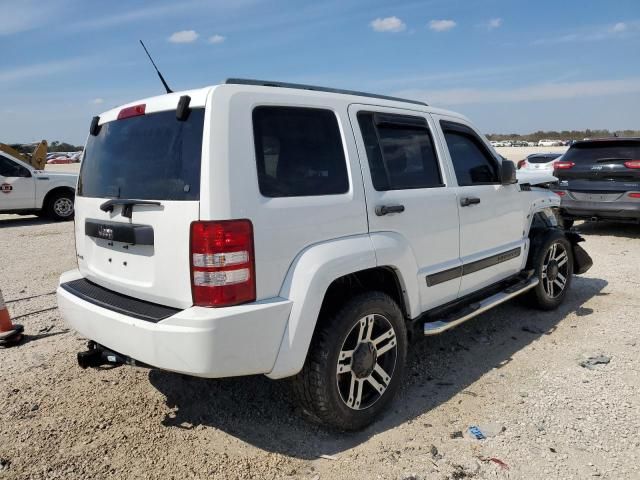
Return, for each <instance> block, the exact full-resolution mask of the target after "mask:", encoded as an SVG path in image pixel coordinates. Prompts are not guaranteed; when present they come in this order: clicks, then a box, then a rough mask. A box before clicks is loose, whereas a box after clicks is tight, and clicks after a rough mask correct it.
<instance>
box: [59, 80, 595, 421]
mask: <svg viewBox="0 0 640 480" xmlns="http://www.w3.org/2000/svg"><path fill="white" fill-rule="evenodd" d="M550 179H551V180H553V177H549V176H548V175H547V176H546V179H544V178H543V179H541V181H549V180H550ZM531 183H534V182H532V181H531V180H529V183H527V184H519V183H517V181H516V177H515V167H514V165H513V163H512V162H509V161H501V159H500V157H498V156H497V154H495V153H494V152H493V150H492V149H491V147H490V146H489V144H488V142H487V141H486V139H485V138H484V137H483V136H481V135H480V134H479V133H478V131H477V130H476V129H475V128H474V127H473V126H472V125H471V124H470V123H469V121H468V120H467V119H466V118H464V117H462V116H460V115H458V114H455V113H452V112H448V111H444V110H439V109H436V108H431V107H429V106H427V105H426V104H423V103H420V102H413V101H409V100H401V99H396V98H390V97H382V96H376V95H368V94H363V93H358V92H347V91H337V90H331V89H322V88H319V87H310V86H301V85H291V84H280V83H274V82H259V81H250V80H228V81H227V82H226V84H222V85H217V86H213V87H207V88H204V89H201V90H192V91H186V92H181V93H172V94H167V95H162V96H159V97H154V98H149V99H146V100H142V101H140V102H136V103H132V104H128V105H125V106H123V107H122V108H117V109H114V110H110V111H107V112H105V113H104V114H102V115H100V117H99V118H98V117H96V118H94V121H93V122H92V125H91V135H90V136H89V140H88V142H87V145H86V150H85V157H84V161H83V165H82V169H81V172H80V180H79V184H78V191H77V199H76V247H77V255H78V269H77V270H74V271H71V272H67V273H65V274H63V276H62V277H61V279H60V286H59V288H58V302H59V307H60V311H61V313H62V315H63V317H64V318H65V319H66V321H67V322H68V323H69V324H70V325H71V326H72V327H73V328H75V329H76V330H77V331H78V332H80V333H81V334H82V335H84V336H85V337H88V338H89V339H90V340H91V341H90V342H89V346H90V348H89V350H88V351H86V352H81V353H79V356H78V360H79V363H80V365H81V366H83V367H87V366H97V365H101V364H104V363H109V362H110V363H114V364H119V363H127V364H133V365H136V364H137V365H146V366H152V367H156V368H162V369H167V370H172V371H175V372H181V373H185V374H189V375H196V376H201V377H230V376H237V375H252V374H265V375H267V376H268V377H269V378H272V379H279V378H284V377H293V378H294V385H295V388H294V390H295V391H296V392H297V394H298V397H299V399H300V401H301V403H302V405H303V408H304V410H305V411H306V412H307V413H309V414H311V415H312V416H313V417H315V418H316V419H319V420H321V421H322V422H324V423H326V424H329V425H332V426H335V427H338V428H341V429H358V428H361V427H363V426H365V425H367V424H368V423H370V422H371V421H372V420H373V419H374V418H375V417H376V415H377V414H378V413H379V412H380V411H381V410H382V409H384V408H385V406H386V405H387V404H388V403H389V401H390V400H391V399H392V397H393V395H394V394H395V392H396V391H397V389H398V386H399V385H400V383H401V381H402V375H403V369H404V363H405V358H406V353H407V346H408V340H409V339H410V338H412V337H414V338H415V337H417V336H420V335H433V334H436V333H439V332H442V331H444V330H447V329H448V328H451V327H453V326H455V325H457V324H459V323H461V322H463V321H465V320H468V319H469V318H472V317H473V316H475V315H477V314H479V313H480V312H483V311H485V310H487V309H489V308H491V307H493V306H495V305H498V304H500V303H502V302H504V301H505V300H508V299H510V298H512V297H514V296H516V295H519V294H521V293H525V292H527V293H528V296H529V299H530V300H531V301H532V302H533V303H534V304H536V305H537V306H539V307H542V308H554V307H556V306H557V305H558V304H559V303H560V302H562V300H563V298H564V297H565V295H566V293H567V289H568V287H569V285H570V283H571V275H572V273H573V272H574V271H575V270H578V271H584V270H585V269H586V268H588V266H589V265H588V264H589V259H588V256H587V255H586V254H585V253H584V251H583V250H581V249H580V247H579V246H577V245H575V243H576V242H577V241H578V240H579V238H578V237H577V235H572V236H571V235H570V237H567V236H566V235H567V234H565V233H564V232H562V231H560V230H558V229H557V228H555V227H554V225H555V223H554V222H555V219H554V216H553V213H552V211H551V207H557V206H558V204H559V203H560V202H559V197H557V196H556V195H555V194H553V193H550V192H549V191H548V190H547V189H545V188H541V187H535V186H532V185H531ZM578 249H579V250H580V252H581V255H580V258H578V257H577V256H575V255H574V252H576V251H578ZM574 259H575V260H574ZM203 408H204V406H203Z"/></svg>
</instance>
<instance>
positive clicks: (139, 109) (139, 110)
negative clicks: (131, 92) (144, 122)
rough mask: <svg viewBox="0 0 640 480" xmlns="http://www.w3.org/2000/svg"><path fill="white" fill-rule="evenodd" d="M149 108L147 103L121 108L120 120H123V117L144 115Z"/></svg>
mask: <svg viewBox="0 0 640 480" xmlns="http://www.w3.org/2000/svg"><path fill="white" fill-rule="evenodd" d="M146 109H147V105H146V104H144V103H141V104H140V105H134V106H132V107H126V108H123V109H122V110H120V112H119V113H118V120H122V119H123V118H130V117H137V116H139V115H144V112H145V110H146Z"/></svg>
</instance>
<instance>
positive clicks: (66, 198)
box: [44, 192, 75, 222]
mask: <svg viewBox="0 0 640 480" xmlns="http://www.w3.org/2000/svg"><path fill="white" fill-rule="evenodd" d="M69 202H70V205H69ZM69 209H70V210H69ZM44 212H45V215H46V216H47V217H48V218H50V219H51V220H55V221H56V222H64V221H67V220H73V215H74V213H75V208H74V196H73V194H72V193H69V192H58V193H53V194H51V195H50V196H49V197H48V198H47V201H46V204H45V206H44ZM69 212H70V213H69Z"/></svg>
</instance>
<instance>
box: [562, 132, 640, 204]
mask: <svg viewBox="0 0 640 480" xmlns="http://www.w3.org/2000/svg"><path fill="white" fill-rule="evenodd" d="M638 160H640V139H611V140H599V141H587V142H579V143H576V144H574V145H572V146H571V148H570V149H569V150H568V151H567V152H566V153H565V154H564V155H563V156H562V158H561V161H560V162H559V164H558V165H563V166H564V167H565V168H557V167H558V165H556V169H555V170H554V175H555V176H556V177H557V178H558V179H559V180H560V186H561V187H562V188H565V189H567V190H571V191H572V192H577V193H578V194H580V193H583V194H585V195H591V194H595V195H602V196H603V198H602V199H601V200H603V201H607V200H609V201H614V200H615V199H616V197H617V195H616V194H617V193H618V194H621V193H623V192H628V191H638V190H640V162H638ZM585 199H586V198H585Z"/></svg>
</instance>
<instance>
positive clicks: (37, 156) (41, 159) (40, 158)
mask: <svg viewBox="0 0 640 480" xmlns="http://www.w3.org/2000/svg"><path fill="white" fill-rule="evenodd" d="M0 152H5V153H8V154H9V155H11V156H12V157H14V158H17V159H18V160H22V161H23V162H24V163H27V164H29V165H31V166H32V167H33V168H35V169H36V170H44V167H45V165H46V163H47V141H46V140H42V141H41V142H40V143H39V144H38V145H37V146H36V148H35V149H34V150H33V152H32V153H30V154H28V153H27V154H24V153H20V152H18V151H17V150H16V149H15V148H12V147H10V146H9V145H7V144H4V143H0Z"/></svg>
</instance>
